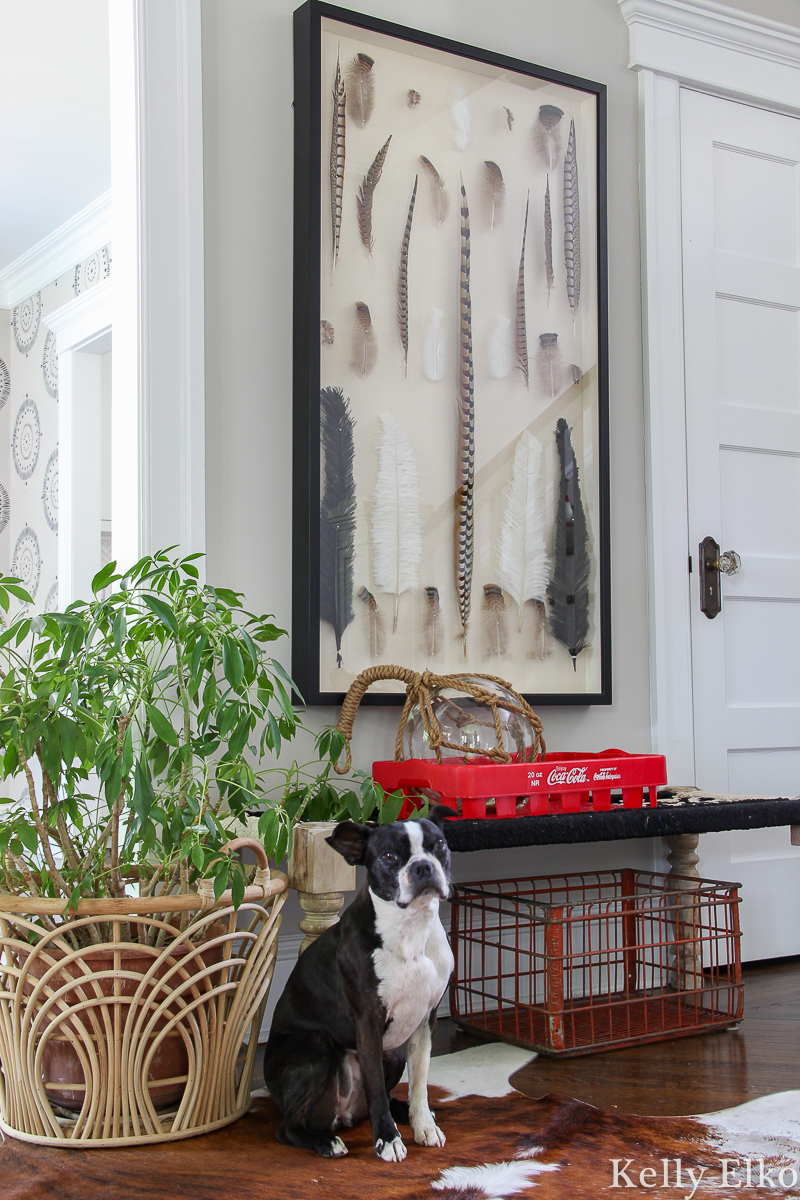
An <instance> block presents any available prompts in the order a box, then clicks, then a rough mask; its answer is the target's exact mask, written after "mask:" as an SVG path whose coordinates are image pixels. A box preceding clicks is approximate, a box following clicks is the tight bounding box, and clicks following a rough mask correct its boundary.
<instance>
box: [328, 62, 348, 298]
mask: <svg viewBox="0 0 800 1200" xmlns="http://www.w3.org/2000/svg"><path fill="white" fill-rule="evenodd" d="M346 100H347V97H346V95H345V90H344V82H343V81H342V71H341V68H340V66H339V55H338V54H337V55H336V80H335V82H334V85H333V123H332V126H331V167H330V174H331V283H332V282H333V273H334V271H335V270H336V260H337V259H338V257H339V238H340V235H341V232H342V197H343V195H344V141H345V104H346Z"/></svg>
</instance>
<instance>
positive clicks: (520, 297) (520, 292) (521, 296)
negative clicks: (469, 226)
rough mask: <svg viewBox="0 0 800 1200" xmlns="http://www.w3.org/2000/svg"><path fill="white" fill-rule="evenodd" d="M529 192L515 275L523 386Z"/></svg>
mask: <svg viewBox="0 0 800 1200" xmlns="http://www.w3.org/2000/svg"><path fill="white" fill-rule="evenodd" d="M530 202H531V194H530V192H528V199H527V200H526V201H525V224H524V226H523V228H522V253H521V254H520V256H519V274H518V276H517V331H516V332H517V365H518V366H519V369H520V371H522V378H523V379H524V380H525V387H528V327H527V324H526V322H525V239H526V237H527V236H528V206H529V205H530Z"/></svg>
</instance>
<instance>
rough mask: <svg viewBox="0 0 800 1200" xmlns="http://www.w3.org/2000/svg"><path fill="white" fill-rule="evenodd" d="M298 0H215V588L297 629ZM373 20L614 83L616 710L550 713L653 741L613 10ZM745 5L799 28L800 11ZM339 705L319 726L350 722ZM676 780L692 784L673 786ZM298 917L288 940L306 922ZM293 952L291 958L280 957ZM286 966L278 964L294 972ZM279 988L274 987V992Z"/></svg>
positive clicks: (622, 30)
mask: <svg viewBox="0 0 800 1200" xmlns="http://www.w3.org/2000/svg"><path fill="white" fill-rule="evenodd" d="M294 7H295V4H294V3H293V2H292V0H224V3H223V2H222V0H203V6H202V19H203V122H204V156H205V163H204V174H205V197H204V203H205V270H206V495H207V513H206V521H207V525H206V529H207V546H208V572H209V579H210V580H211V581H214V580H218V581H220V582H226V583H231V582H232V581H233V582H235V584H236V586H238V587H240V588H242V589H243V590H244V591H245V592H246V593H247V596H248V599H249V601H250V603H251V606H252V607H253V608H255V609H258V608H266V609H268V610H270V611H273V612H274V613H275V615H276V617H277V619H278V621H279V623H280V624H281V625H283V626H284V627H286V628H289V627H290V624H291V511H290V508H291V482H292V465H291V447H292V352H291V345H292V309H291V296H292V239H291V223H292V163H293V124H292V95H293V70H292V19H291V18H292V11H293V9H294ZM350 7H351V8H353V9H355V10H357V11H363V12H366V13H369V14H370V15H371V16H375V17H381V18H384V19H385V20H389V21H396V22H398V23H402V24H404V25H407V26H409V27H412V28H419V29H424V30H427V31H428V32H430V33H434V34H438V35H439V36H442V37H447V38H453V39H455V40H457V41H461V42H464V43H466V44H468V45H475V46H482V47H486V48H488V49H490V50H494V51H497V52H499V53H502V54H509V55H513V56H514V57H517V58H520V59H524V60H528V61H530V62H534V63H540V64H542V65H544V66H547V67H552V68H555V69H557V70H562V71H568V72H570V73H572V74H575V75H580V76H584V77H586V78H588V79H595V80H599V81H600V82H603V83H605V84H607V86H608V181H609V184H608V197H609V201H608V250H609V255H608V257H609V367H610V448H611V572H612V639H613V659H612V662H613V666H612V670H613V693H614V702H613V704H612V705H610V706H608V707H600V706H595V707H589V708H583V707H581V706H574V707H569V708H549V709H542V710H540V713H541V716H542V719H543V721H544V728H545V735H546V738H547V743H548V746H549V747H550V748H551V749H554V750H555V749H558V750H587V751H595V750H601V749H603V748H605V747H607V746H618V747H622V748H623V749H630V750H636V749H639V750H647V749H649V747H650V701H649V682H648V670H649V663H648V658H649V646H648V628H647V594H646V564H645V556H646V546H645V512H644V431H643V401H642V334H641V295H640V262H639V197H638V100H637V78H636V76H635V75H634V74H633V73H632V72H630V71H628V69H627V61H628V31H627V27H626V25H625V22H624V20H623V19H622V16H621V14H620V11H619V9H618V6H617V3H616V0H524V3H523V2H520V0H494V2H493V3H491V4H487V3H486V2H485V0H438V2H437V3H435V4H431V3H430V2H429V0H404V2H403V3H402V4H400V3H399V2H398V0H369V2H368V3H359V2H358V0H352V3H351V4H350ZM739 7H741V8H743V9H746V10H748V11H751V12H753V13H756V14H759V15H762V16H768V17H771V18H773V19H775V20H783V21H791V22H792V23H794V24H800V12H798V5H797V0H749V2H748V3H747V4H745V3H740V4H739ZM337 715H338V714H337V713H336V711H334V710H325V709H319V710H316V711H314V712H313V713H310V714H309V723H314V724H317V723H319V724H321V723H323V722H332V721H335V720H336V717H337ZM398 716H399V709H395V708H390V709H377V708H372V709H364V710H363V711H362V712H361V713H360V714H359V716H358V720H357V722H356V733H355V737H354V740H353V750H354V760H355V762H356V765H357V766H360V767H365V768H368V767H369V765H370V764H371V762H372V761H373V760H374V759H378V758H390V757H392V754H393V748H394V735H395V730H396V727H397V718H398ZM673 782H676V783H677V782H680V781H679V780H674V781H673ZM623 864H627V865H630V866H639V867H643V868H651V869H652V868H653V867H655V868H656V869H664V868H665V867H666V859H665V846H664V844H663V843H662V842H661V841H660V840H658V839H654V840H650V841H640V842H626V843H625V844H624V846H623V845H622V844H614V843H606V844H591V845H583V846H572V847H568V846H564V847H552V848H547V849H544V848H542V849H535V848H531V849H527V850H517V851H503V852H497V853H494V852H493V853H489V852H482V853H480V854H477V855H476V854H472V855H459V856H457V858H456V861H455V863H454V875H455V877H456V878H461V879H467V878H473V879H475V878H480V877H485V878H489V877H502V876H513V875H523V874H543V873H545V872H551V871H556V870H559V869H562V870H563V869H565V868H566V869H570V870H592V869H599V868H601V867H602V866H618V865H623ZM297 915H299V913H297V912H296V911H295V914H294V917H293V914H292V912H289V913H287V920H286V923H285V925H284V929H285V930H286V931H287V932H288V931H290V930H291V928H292V922H293V919H296V916H297ZM282 957H283V956H282ZM286 965H287V964H285V963H284V964H282V966H283V967H284V969H285V966H286ZM280 986H281V980H280V978H278V977H276V982H275V994H277V992H278V990H279V988H280Z"/></svg>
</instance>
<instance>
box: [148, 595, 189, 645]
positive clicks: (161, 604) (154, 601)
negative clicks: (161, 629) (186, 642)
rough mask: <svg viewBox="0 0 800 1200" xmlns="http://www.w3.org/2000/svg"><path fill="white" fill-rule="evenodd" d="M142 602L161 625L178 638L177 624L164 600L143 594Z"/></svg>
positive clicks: (173, 614)
mask: <svg viewBox="0 0 800 1200" xmlns="http://www.w3.org/2000/svg"><path fill="white" fill-rule="evenodd" d="M142 600H143V601H144V603H145V604H146V605H147V607H148V608H149V609H150V611H151V612H152V613H154V614H155V615H156V616H157V617H158V619H159V621H161V623H162V625H166V627H167V629H168V630H169V631H170V633H173V634H174V635H175V637H178V636H179V632H180V631H179V629H178V622H177V620H176V618H175V613H174V612H173V611H172V609H171V608H170V606H169V605H168V604H167V602H166V600H161V599H159V597H158V596H152V595H147V594H144V595H143V596H142Z"/></svg>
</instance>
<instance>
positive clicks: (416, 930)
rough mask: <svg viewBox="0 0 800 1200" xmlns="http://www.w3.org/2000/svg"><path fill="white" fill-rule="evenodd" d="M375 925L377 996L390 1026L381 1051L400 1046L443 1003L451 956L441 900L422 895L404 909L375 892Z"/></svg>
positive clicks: (450, 970)
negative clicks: (379, 942)
mask: <svg viewBox="0 0 800 1200" xmlns="http://www.w3.org/2000/svg"><path fill="white" fill-rule="evenodd" d="M371 895H372V902H373V904H374V905H375V923H376V926H377V930H378V933H379V934H380V936H381V940H382V941H383V945H382V946H381V948H380V949H379V950H375V951H373V954H372V959H373V963H374V965H375V974H376V976H377V978H378V996H379V997H380V999H381V1001H382V1002H383V1004H384V1007H385V1008H386V1014H387V1017H388V1019H389V1025H388V1027H387V1029H386V1033H385V1034H384V1037H383V1048H384V1049H385V1050H393V1049H394V1048H395V1047H397V1046H402V1045H404V1044H405V1042H407V1041H408V1039H409V1038H410V1037H411V1035H412V1033H413V1032H414V1031H415V1030H416V1029H418V1028H419V1026H420V1025H421V1024H422V1022H423V1021H424V1020H425V1019H426V1018H427V1017H428V1015H429V1014H430V1012H431V1010H432V1009H434V1008H435V1007H436V1005H437V1004H438V1003H439V1001H440V1000H441V998H442V996H443V995H444V991H445V988H446V987H447V983H448V980H449V979H450V975H451V973H452V970H453V954H452V951H451V949H450V945H449V943H448V941H447V936H446V934H445V932H444V928H443V927H442V922H441V921H440V919H439V897H438V896H430V895H424V896H420V897H419V898H418V899H417V900H415V901H414V902H413V903H412V904H410V905H409V907H408V908H406V909H400V908H398V907H397V905H396V904H393V903H391V902H390V901H387V900H381V898H380V897H379V896H376V895H375V894H374V893H371Z"/></svg>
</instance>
